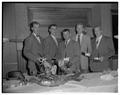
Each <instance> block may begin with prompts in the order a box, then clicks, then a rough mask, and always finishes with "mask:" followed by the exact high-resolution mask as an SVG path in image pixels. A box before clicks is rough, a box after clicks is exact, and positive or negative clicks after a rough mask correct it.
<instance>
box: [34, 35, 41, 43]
mask: <svg viewBox="0 0 120 95" xmlns="http://www.w3.org/2000/svg"><path fill="white" fill-rule="evenodd" d="M32 36H33V38H34V40H36V42H37V43H38V44H41V42H39V41H38V40H37V38H36V37H35V36H34V35H33V34H32ZM39 39H40V41H41V38H40V37H39Z"/></svg>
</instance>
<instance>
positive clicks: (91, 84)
mask: <svg viewBox="0 0 120 95" xmlns="http://www.w3.org/2000/svg"><path fill="white" fill-rule="evenodd" d="M114 73H117V72H116V71H112V74H114ZM82 75H84V77H85V78H84V79H83V80H82V81H80V82H77V81H69V82H67V83H65V84H64V85H60V86H57V87H44V86H40V85H37V84H30V85H26V86H21V87H13V88H9V89H6V90H5V91H4V92H8V93H11V92H12V93H23V92H24V93H40V92H51V93H54V92H117V89H118V77H114V79H113V80H109V81H106V80H102V79H100V76H101V73H88V74H82Z"/></svg>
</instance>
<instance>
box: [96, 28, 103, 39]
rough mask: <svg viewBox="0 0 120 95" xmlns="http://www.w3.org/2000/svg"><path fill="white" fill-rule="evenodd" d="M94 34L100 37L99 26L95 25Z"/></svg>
mask: <svg viewBox="0 0 120 95" xmlns="http://www.w3.org/2000/svg"><path fill="white" fill-rule="evenodd" d="M95 35H96V37H100V36H101V35H102V31H101V30H100V27H95Z"/></svg>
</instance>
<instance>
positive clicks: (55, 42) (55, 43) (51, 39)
mask: <svg viewBox="0 0 120 95" xmlns="http://www.w3.org/2000/svg"><path fill="white" fill-rule="evenodd" d="M50 38H51V40H52V42H53V43H54V44H55V45H56V47H57V46H58V45H57V43H56V42H55V40H54V39H53V38H52V37H51V36H50ZM56 40H57V39H56Z"/></svg>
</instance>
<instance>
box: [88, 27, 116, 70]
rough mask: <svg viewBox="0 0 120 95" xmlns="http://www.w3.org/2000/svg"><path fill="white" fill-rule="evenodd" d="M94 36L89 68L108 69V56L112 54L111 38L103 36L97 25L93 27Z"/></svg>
mask: <svg viewBox="0 0 120 95" xmlns="http://www.w3.org/2000/svg"><path fill="white" fill-rule="evenodd" d="M94 29H95V35H96V38H95V39H93V41H92V42H93V51H92V55H91V59H92V60H91V62H90V68H91V70H92V71H106V70H110V67H109V58H110V57H111V56H113V55H114V46H113V42H112V38H110V37H107V36H104V35H103V31H102V30H101V28H100V27H99V26H96V27H95V28H94Z"/></svg>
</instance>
